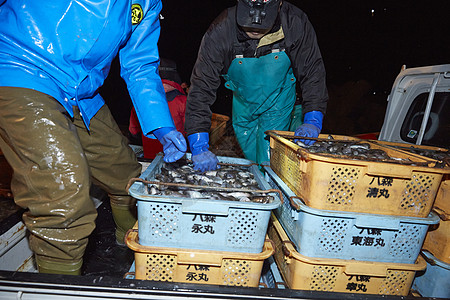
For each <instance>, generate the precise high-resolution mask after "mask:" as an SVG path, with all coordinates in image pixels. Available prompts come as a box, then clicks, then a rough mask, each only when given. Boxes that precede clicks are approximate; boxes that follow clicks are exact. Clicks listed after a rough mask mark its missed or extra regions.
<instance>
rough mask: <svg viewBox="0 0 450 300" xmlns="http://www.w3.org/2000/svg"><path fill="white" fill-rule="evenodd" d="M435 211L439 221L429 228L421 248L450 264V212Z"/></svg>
mask: <svg viewBox="0 0 450 300" xmlns="http://www.w3.org/2000/svg"><path fill="white" fill-rule="evenodd" d="M435 211H436V212H437V213H438V214H439V216H440V218H441V221H440V222H439V224H438V225H437V226H432V227H431V228H430V230H429V231H428V233H427V236H426V238H425V242H424V244H423V247H422V248H423V249H425V250H428V251H429V252H431V254H433V256H434V257H436V258H437V259H439V260H441V261H443V262H444V263H446V264H450V214H447V213H445V212H443V211H439V210H437V209H435ZM449 280H450V278H449Z"/></svg>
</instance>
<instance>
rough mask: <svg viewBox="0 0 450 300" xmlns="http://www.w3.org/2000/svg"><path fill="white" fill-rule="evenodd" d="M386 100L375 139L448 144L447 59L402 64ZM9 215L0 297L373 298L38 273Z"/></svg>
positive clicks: (0, 246) (1, 237) (0, 248)
mask: <svg viewBox="0 0 450 300" xmlns="http://www.w3.org/2000/svg"><path fill="white" fill-rule="evenodd" d="M388 102H389V103H388V107H387V111H386V115H385V120H384V124H383V127H382V129H381V133H380V135H379V139H380V140H384V141H391V142H403V143H411V144H422V145H429V146H438V147H444V148H449V147H450V145H449V142H450V139H449V136H450V65H438V66H430V67H422V68H411V69H406V68H402V70H401V72H400V74H399V75H398V76H397V78H396V80H395V82H394V85H393V88H392V91H391V93H390V95H389V97H388ZM15 220H16V221H13V222H11V220H10V221H9V222H7V223H5V222H0V299H12V298H16V299H43V297H46V298H49V299H181V298H183V299H187V298H188V299H200V298H201V299H287V298H289V299H338V298H339V299H377V298H379V296H376V295H364V294H336V293H325V292H310V291H299V290H288V289H283V288H279V286H278V288H261V287H260V288H242V287H225V286H210V285H198V284H197V285H196V284H187V283H172V282H152V281H138V280H133V279H122V278H116V277H104V276H63V275H49V274H38V273H36V269H35V267H34V263H33V256H32V252H31V250H30V249H29V246H28V240H27V238H26V229H25V226H24V225H23V223H22V222H21V221H20V218H16V219H15ZM5 226H8V228H4V227H5ZM17 271H19V272H17ZM383 298H385V299H389V298H390V297H389V296H385V297H383ZM393 298H396V297H393ZM402 298H403V297H402ZM396 299H397V298H396ZM416 299H417V298H416Z"/></svg>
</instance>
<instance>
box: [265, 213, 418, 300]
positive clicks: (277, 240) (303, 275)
mask: <svg viewBox="0 0 450 300" xmlns="http://www.w3.org/2000/svg"><path fill="white" fill-rule="evenodd" d="M271 220H272V221H271V224H270V226H269V232H268V234H269V238H270V239H271V240H272V241H273V242H274V244H275V255H274V257H275V261H276V263H277V265H278V268H279V270H280V272H281V275H282V277H283V279H284V280H285V282H286V284H287V285H288V287H289V288H291V289H300V290H310V291H324V292H339V293H359V294H378V295H399V296H406V295H408V293H409V290H410V288H411V284H412V282H413V279H414V276H415V273H416V272H417V271H421V270H424V269H425V268H426V262H425V260H424V259H423V258H421V257H420V256H419V259H418V260H417V261H416V263H415V264H396V263H380V262H364V261H355V260H344V259H325V258H311V257H306V256H303V255H301V254H299V253H298V252H297V251H296V249H295V247H294V244H293V243H292V242H291V241H290V240H289V238H288V236H287V235H286V233H285V232H284V230H283V228H282V227H281V224H280V223H279V222H278V220H277V219H276V217H275V216H274V215H272V218H271Z"/></svg>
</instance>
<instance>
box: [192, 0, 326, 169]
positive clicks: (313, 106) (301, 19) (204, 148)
mask: <svg viewBox="0 0 450 300" xmlns="http://www.w3.org/2000/svg"><path fill="white" fill-rule="evenodd" d="M221 77H222V78H223V79H224V80H225V86H226V87H227V88H228V89H230V90H231V91H232V92H233V111H232V114H233V115H232V120H233V127H234V130H235V133H236V137H237V139H238V142H239V144H240V146H241V148H242V150H243V152H244V154H245V157H246V158H247V159H250V160H253V161H255V162H257V163H262V162H266V161H269V159H270V156H269V141H268V140H267V139H266V136H265V134H264V132H265V131H267V130H284V131H286V130H289V129H290V127H289V126H290V124H291V121H292V120H291V119H292V118H291V115H293V114H295V112H297V114H298V112H300V114H302V110H303V113H304V120H303V124H301V123H300V124H301V125H300V124H299V123H297V124H299V125H300V126H299V127H297V129H296V130H295V129H294V130H295V132H296V134H298V135H300V136H307V137H317V136H318V134H319V133H320V130H321V128H322V119H323V115H324V113H325V110H326V104H327V101H328V93H327V89H326V84H325V67H324V65H323V61H322V56H321V54H320V50H319V47H318V45H317V39H316V35H315V32H314V29H313V27H312V25H311V24H310V22H309V20H308V18H307V16H306V15H305V13H304V12H302V11H301V10H300V9H298V8H297V7H295V6H293V5H292V4H290V3H288V2H285V1H281V0H239V1H238V3H237V5H236V6H234V7H231V8H229V9H227V10H225V11H224V12H223V13H222V14H221V15H220V16H219V17H218V18H216V20H215V21H214V22H213V23H212V24H211V26H210V27H209V29H208V31H207V32H206V33H205V35H204V37H203V40H202V43H201V46H200V50H199V53H198V57H197V61H196V64H195V66H194V69H193V72H192V76H191V87H190V92H189V95H188V100H187V107H186V123H185V128H186V132H187V135H188V140H189V144H190V148H191V152H192V154H193V157H192V160H193V162H194V168H196V169H198V170H201V171H205V170H212V169H215V168H217V158H216V157H215V155H214V154H213V153H212V152H211V151H209V134H208V131H209V128H210V120H211V114H212V112H211V109H210V106H211V105H212V104H213V103H214V101H215V99H216V91H217V88H218V87H219V85H220V84H221ZM297 82H298V83H299V85H300V88H301V92H302V97H303V102H302V107H301V108H300V107H298V106H297V107H296V108H295V109H294V104H295V100H296V89H295V85H296V83H297ZM298 119H299V118H298V115H297V116H296V118H295V122H298ZM300 119H301V118H300ZM305 142H307V143H308V142H309V141H308V140H306V141H305Z"/></svg>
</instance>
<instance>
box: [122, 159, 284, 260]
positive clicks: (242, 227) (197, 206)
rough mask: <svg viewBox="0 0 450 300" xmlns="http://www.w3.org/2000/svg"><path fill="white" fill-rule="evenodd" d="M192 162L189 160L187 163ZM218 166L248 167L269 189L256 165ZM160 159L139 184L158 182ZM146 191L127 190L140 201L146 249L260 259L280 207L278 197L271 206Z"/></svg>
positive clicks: (140, 230)
mask: <svg viewBox="0 0 450 300" xmlns="http://www.w3.org/2000/svg"><path fill="white" fill-rule="evenodd" d="M188 158H189V157H188ZM218 159H219V161H220V162H223V163H231V164H239V165H247V166H248V168H249V171H250V172H252V173H253V175H254V177H255V180H256V181H257V183H258V185H259V187H260V189H261V190H269V189H271V187H270V186H269V184H268V183H267V182H266V181H265V179H264V176H263V174H262V173H261V172H260V171H259V169H258V167H257V165H255V164H252V162H251V161H249V160H246V159H240V158H232V157H221V156H219V157H218ZM163 163H164V162H163V160H162V157H161V156H157V157H156V158H155V159H154V160H153V162H152V163H151V164H150V166H149V167H148V168H147V169H146V170H145V171H144V172H143V173H142V175H141V178H142V179H145V180H154V177H155V175H156V174H158V173H159V172H160V170H161V167H162V166H163ZM146 189H147V188H146V185H145V184H144V183H142V182H135V183H133V185H132V186H131V188H130V189H129V193H130V195H131V196H133V197H134V198H136V199H137V207H138V222H139V227H138V234H139V243H140V244H141V245H143V246H153V247H170V248H183V249H199V250H213V251H231V252H247V253H259V252H261V251H262V248H263V245H264V240H265V235H266V231H267V226H268V224H269V219H270V214H271V211H272V210H273V209H275V208H277V207H278V206H280V201H281V200H280V196H279V194H278V193H270V195H272V196H274V201H272V202H271V203H267V204H262V203H254V202H239V201H225V200H211V199H206V198H205V199H203V198H182V197H170V196H161V195H149V194H148V193H147V192H146Z"/></svg>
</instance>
